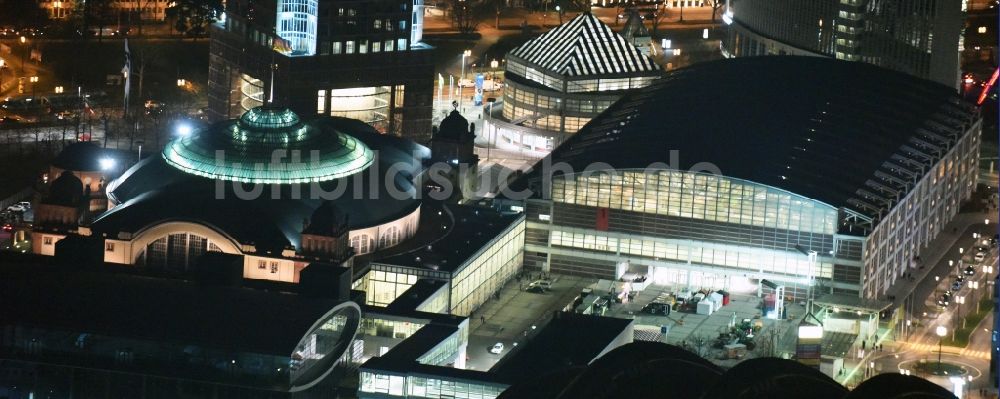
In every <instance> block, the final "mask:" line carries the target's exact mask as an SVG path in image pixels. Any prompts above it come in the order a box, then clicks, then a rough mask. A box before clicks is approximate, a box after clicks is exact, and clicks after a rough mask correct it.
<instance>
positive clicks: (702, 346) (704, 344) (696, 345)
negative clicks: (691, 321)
mask: <svg viewBox="0 0 1000 399" xmlns="http://www.w3.org/2000/svg"><path fill="white" fill-rule="evenodd" d="M688 341H690V342H691V349H692V350H693V352H694V353H695V354H696V355H698V356H701V357H705V355H707V354H708V347H709V345H711V344H712V339H711V338H709V337H708V336H707V335H705V334H702V333H696V334H691V336H689V337H688Z"/></svg>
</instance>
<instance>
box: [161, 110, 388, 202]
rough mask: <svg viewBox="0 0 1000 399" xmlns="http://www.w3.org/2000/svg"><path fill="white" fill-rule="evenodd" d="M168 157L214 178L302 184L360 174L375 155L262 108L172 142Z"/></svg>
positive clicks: (290, 116)
mask: <svg viewBox="0 0 1000 399" xmlns="http://www.w3.org/2000/svg"><path fill="white" fill-rule="evenodd" d="M163 158H164V159H165V160H166V161H167V163H168V164H170V165H171V166H173V167H176V168H178V169H180V170H183V171H184V172H187V173H191V174H195V175H199V176H203V177H208V178H211V179H219V180H229V181H238V182H245V183H264V184H298V183H309V182H319V181H326V180H333V179H337V178H341V177H344V176H349V175H352V174H355V173H358V172H361V171H363V170H365V168H367V167H368V166H369V165H371V163H372V160H373V159H374V154H373V153H372V151H371V149H369V148H368V146H366V145H365V144H364V143H362V142H361V141H359V140H358V139H356V138H354V137H353V136H350V135H348V134H344V133H341V132H339V131H335V130H332V129H321V128H319V127H317V126H314V125H311V124H308V123H303V122H302V121H301V120H299V117H298V115H296V114H295V113H294V112H292V111H290V110H288V109H285V108H273V107H257V108H253V109H251V110H249V111H247V112H246V113H244V114H243V116H241V117H240V119H238V120H229V121H225V122H221V123H218V124H215V125H212V126H211V127H209V128H207V129H203V130H200V131H198V132H196V133H194V134H192V135H190V136H188V137H182V138H179V139H177V140H174V141H172V142H170V144H168V145H167V147H166V148H165V149H164V150H163Z"/></svg>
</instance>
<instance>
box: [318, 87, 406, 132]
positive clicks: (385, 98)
mask: <svg viewBox="0 0 1000 399" xmlns="http://www.w3.org/2000/svg"><path fill="white" fill-rule="evenodd" d="M391 89H392V88H391V87H390V86H377V87H356V88H351V89H334V90H330V91H329V93H330V107H329V110H330V116H340V117H344V118H351V119H357V120H360V121H362V122H365V123H368V124H370V125H372V126H374V127H375V128H376V129H378V130H379V131H382V132H384V131H385V129H386V128H387V127H388V123H389V102H390V100H391V94H392V90H391ZM400 90H402V86H400Z"/></svg>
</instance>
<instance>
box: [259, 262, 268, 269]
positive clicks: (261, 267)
mask: <svg viewBox="0 0 1000 399" xmlns="http://www.w3.org/2000/svg"><path fill="white" fill-rule="evenodd" d="M257 268H258V269H267V261H264V260H258V261H257Z"/></svg>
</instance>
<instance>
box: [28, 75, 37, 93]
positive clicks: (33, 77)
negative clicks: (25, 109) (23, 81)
mask: <svg viewBox="0 0 1000 399" xmlns="http://www.w3.org/2000/svg"><path fill="white" fill-rule="evenodd" d="M28 82H31V98H35V84H36V83H38V76H32V77H30V78H28Z"/></svg>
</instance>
